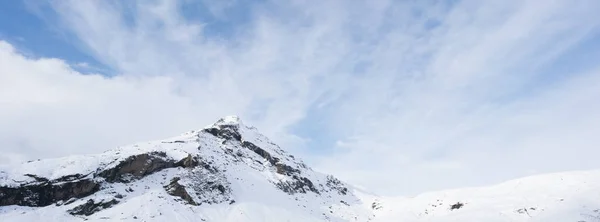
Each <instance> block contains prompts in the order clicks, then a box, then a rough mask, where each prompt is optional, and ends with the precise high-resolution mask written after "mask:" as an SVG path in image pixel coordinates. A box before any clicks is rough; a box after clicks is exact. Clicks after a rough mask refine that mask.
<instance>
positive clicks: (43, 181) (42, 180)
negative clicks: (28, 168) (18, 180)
mask: <svg viewBox="0 0 600 222" xmlns="http://www.w3.org/2000/svg"><path fill="white" fill-rule="evenodd" d="M25 176H28V177H31V178H33V179H35V181H37V182H40V183H45V182H49V181H48V179H46V178H44V177H39V176H36V175H33V174H25Z"/></svg>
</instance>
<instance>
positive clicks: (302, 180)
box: [275, 175, 320, 194]
mask: <svg viewBox="0 0 600 222" xmlns="http://www.w3.org/2000/svg"><path fill="white" fill-rule="evenodd" d="M292 179H293V180H292V181H281V182H279V183H276V184H275V185H276V186H277V187H278V188H279V189H281V190H283V191H284V192H286V193H288V194H295V193H306V192H308V191H311V192H314V193H316V194H320V192H319V190H317V189H316V188H315V186H314V184H313V183H312V181H310V180H309V179H308V178H306V177H298V176H296V175H294V176H292Z"/></svg>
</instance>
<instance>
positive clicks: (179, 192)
mask: <svg viewBox="0 0 600 222" xmlns="http://www.w3.org/2000/svg"><path fill="white" fill-rule="evenodd" d="M179 180H180V178H179V177H175V178H173V179H172V180H171V183H169V185H167V186H165V190H166V191H167V193H168V194H170V195H172V196H176V197H181V199H183V200H184V201H185V202H186V203H188V204H191V205H198V204H197V203H196V202H195V201H194V199H193V198H192V196H190V194H189V193H188V192H187V190H185V187H184V186H183V185H181V184H179Z"/></svg>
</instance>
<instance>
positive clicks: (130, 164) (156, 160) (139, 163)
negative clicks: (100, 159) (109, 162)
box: [97, 152, 176, 183]
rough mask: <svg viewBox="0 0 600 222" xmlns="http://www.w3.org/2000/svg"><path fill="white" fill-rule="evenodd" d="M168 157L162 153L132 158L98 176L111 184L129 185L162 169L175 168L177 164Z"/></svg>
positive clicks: (145, 154)
mask: <svg viewBox="0 0 600 222" xmlns="http://www.w3.org/2000/svg"><path fill="white" fill-rule="evenodd" d="M166 156H167V155H166V154H165V153H162V152H152V153H144V154H139V155H135V156H130V157H128V158H127V159H125V160H123V161H121V162H120V163H119V164H118V165H117V166H115V167H113V168H110V169H106V170H104V171H102V172H100V173H98V175H97V176H100V177H103V178H104V179H105V180H106V181H107V182H109V183H114V182H121V183H127V182H130V181H132V180H135V179H140V178H142V177H144V176H146V175H149V174H152V173H154V172H157V171H160V170H162V169H166V168H171V167H175V166H176V162H175V161H174V160H170V159H167V158H166Z"/></svg>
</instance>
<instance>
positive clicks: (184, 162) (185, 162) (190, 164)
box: [175, 154, 200, 168]
mask: <svg viewBox="0 0 600 222" xmlns="http://www.w3.org/2000/svg"><path fill="white" fill-rule="evenodd" d="M199 164H200V160H198V157H192V154H188V156H187V157H186V158H183V159H181V160H180V161H177V163H175V166H178V167H183V168H194V167H196V166H198V165H199Z"/></svg>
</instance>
